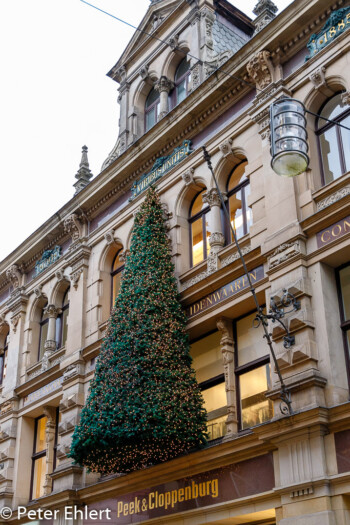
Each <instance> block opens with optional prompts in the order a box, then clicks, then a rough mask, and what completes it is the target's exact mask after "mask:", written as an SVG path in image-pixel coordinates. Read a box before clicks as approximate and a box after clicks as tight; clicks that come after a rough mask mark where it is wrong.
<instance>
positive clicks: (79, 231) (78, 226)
mask: <svg viewBox="0 0 350 525" xmlns="http://www.w3.org/2000/svg"><path fill="white" fill-rule="evenodd" d="M64 231H65V232H66V233H69V235H70V236H71V237H72V241H73V243H75V242H76V241H78V240H79V239H80V238H81V237H82V236H83V234H84V226H83V221H82V219H81V218H80V217H78V215H77V214H76V213H72V215H69V217H66V218H65V219H64Z"/></svg>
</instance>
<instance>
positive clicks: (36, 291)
mask: <svg viewBox="0 0 350 525" xmlns="http://www.w3.org/2000/svg"><path fill="white" fill-rule="evenodd" d="M42 289H43V285H42V284H39V286H36V287H35V288H34V294H35V295H36V298H37V299H40V298H41V297H43V296H44V294H43V292H42Z"/></svg>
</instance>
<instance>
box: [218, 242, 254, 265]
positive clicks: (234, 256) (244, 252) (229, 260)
mask: <svg viewBox="0 0 350 525" xmlns="http://www.w3.org/2000/svg"><path fill="white" fill-rule="evenodd" d="M251 251H252V248H251V246H245V247H244V248H241V252H242V255H243V256H245V255H248V253H249V252H251ZM238 259H239V253H238V251H236V252H235V253H232V254H231V255H229V256H228V257H226V258H225V259H223V260H222V261H221V268H223V267H224V266H228V265H229V264H231V263H233V262H235V261H237V260H238Z"/></svg>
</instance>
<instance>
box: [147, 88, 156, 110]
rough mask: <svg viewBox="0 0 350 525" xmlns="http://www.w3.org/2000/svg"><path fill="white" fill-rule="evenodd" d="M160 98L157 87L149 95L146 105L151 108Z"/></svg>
mask: <svg viewBox="0 0 350 525" xmlns="http://www.w3.org/2000/svg"><path fill="white" fill-rule="evenodd" d="M158 99H159V93H158V91H157V90H156V89H152V90H151V91H150V93H149V95H148V97H147V100H146V104H145V107H146V108H149V107H150V106H151V105H152V104H153V103H154V102H156V101H157V100H158Z"/></svg>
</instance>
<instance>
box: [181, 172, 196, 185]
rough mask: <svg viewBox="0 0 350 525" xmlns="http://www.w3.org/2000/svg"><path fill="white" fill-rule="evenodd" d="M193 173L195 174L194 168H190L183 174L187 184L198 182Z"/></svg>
mask: <svg viewBox="0 0 350 525" xmlns="http://www.w3.org/2000/svg"><path fill="white" fill-rule="evenodd" d="M193 174H194V169H193V168H190V169H188V170H187V171H185V172H184V173H183V174H182V180H183V181H184V183H185V185H186V186H191V185H192V184H196V183H195V181H194V178H193Z"/></svg>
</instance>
